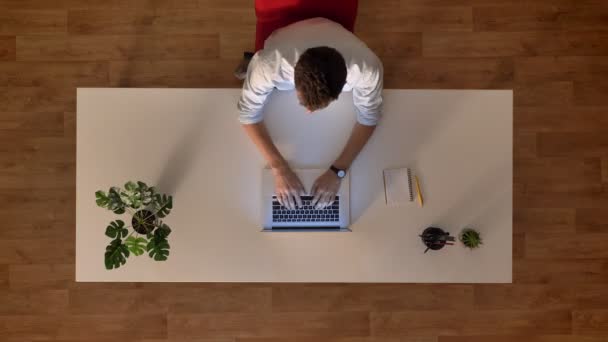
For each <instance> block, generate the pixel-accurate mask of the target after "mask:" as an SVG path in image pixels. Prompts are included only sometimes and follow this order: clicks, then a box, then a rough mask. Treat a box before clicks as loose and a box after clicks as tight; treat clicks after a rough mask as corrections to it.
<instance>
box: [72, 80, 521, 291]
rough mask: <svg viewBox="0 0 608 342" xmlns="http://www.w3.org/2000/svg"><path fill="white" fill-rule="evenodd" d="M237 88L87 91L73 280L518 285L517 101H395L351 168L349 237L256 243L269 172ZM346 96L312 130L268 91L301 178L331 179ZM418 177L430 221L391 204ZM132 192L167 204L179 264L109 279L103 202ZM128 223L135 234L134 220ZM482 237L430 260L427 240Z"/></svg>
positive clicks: (442, 94)
mask: <svg viewBox="0 0 608 342" xmlns="http://www.w3.org/2000/svg"><path fill="white" fill-rule="evenodd" d="M239 93H240V90H239V89H78V110H77V111H78V114H77V125H78V128H77V134H78V137H77V177H76V178H77V188H76V189H77V190H76V192H77V203H76V205H77V207H76V280H77V281H154V282H450V283H502V282H511V273H512V270H511V257H512V251H511V238H512V211H513V209H512V192H513V191H512V178H513V177H512V174H513V173H512V167H513V162H512V161H513V153H512V142H513V140H512V133H513V128H512V127H513V110H512V101H513V99H512V98H513V97H512V92H511V91H454V90H449V91H436V90H386V91H385V93H384V98H385V109H384V118H383V120H382V121H381V124H380V125H379V126H378V128H377V130H376V132H375V134H374V136H373V137H372V139H371V140H370V141H369V143H368V144H367V146H366V147H365V149H364V150H363V151H362V153H361V154H360V156H359V158H358V159H357V160H356V161H355V163H354V164H353V166H352V168H351V171H350V172H351V176H350V177H351V223H352V224H351V228H352V230H353V232H352V233H261V232H260V223H261V222H260V203H259V200H258V199H259V198H260V191H261V189H260V188H261V170H262V168H263V167H264V162H263V159H262V157H261V156H260V154H259V153H258V152H257V150H256V149H255V147H254V146H253V144H252V143H251V142H250V141H249V140H248V139H247V137H246V136H245V134H244V132H243V131H242V129H241V127H240V126H239V123H238V121H237V114H236V108H235V103H236V101H237V99H238V97H239ZM352 106H353V105H352V99H351V96H350V94H342V96H341V97H340V99H339V100H338V101H336V102H335V103H333V104H332V105H331V106H330V107H329V108H327V109H325V110H323V111H321V112H319V113H315V114H314V115H312V116H311V115H308V114H306V113H305V112H304V110H303V109H302V108H301V107H300V106H299V105H298V104H297V100H296V97H295V94H294V93H278V92H275V94H273V96H272V97H271V99H270V100H269V103H268V104H267V115H266V122H267V125H268V128H269V130H270V132H271V135H272V137H273V139H274V141H275V142H276V143H277V145H278V146H279V148H280V150H281V152H282V153H283V154H284V155H285V156H286V157H287V158H288V159H289V160H291V162H292V165H293V166H294V167H301V168H306V167H315V168H318V167H327V166H328V165H329V164H330V163H331V162H332V161H333V159H334V158H335V157H336V156H337V154H338V153H339V152H340V150H341V148H342V147H343V145H344V143H345V142H346V139H347V137H348V135H349V133H350V129H351V127H352V125H353V123H354V114H353V111H352ZM394 166H409V167H412V168H413V169H414V170H415V171H416V172H417V173H418V175H419V176H420V181H421V185H422V188H423V193H424V195H425V206H424V208H420V207H418V206H417V205H410V206H405V207H399V208H390V207H387V206H386V205H385V203H384V192H383V180H382V170H383V169H384V168H387V167H394ZM127 180H142V181H145V182H147V183H148V184H150V185H157V186H158V188H159V190H160V191H161V192H166V193H170V194H172V195H173V196H174V210H173V212H172V213H171V215H170V216H169V217H168V219H167V220H166V222H167V223H169V224H170V226H171V227H172V228H173V233H172V234H171V236H170V238H169V241H170V243H171V255H170V257H169V260H168V261H166V262H155V261H153V260H151V259H150V258H149V257H148V256H147V255H142V256H139V257H135V256H131V257H130V258H129V260H128V262H127V264H126V265H125V266H123V267H121V268H119V269H117V270H112V271H107V270H105V268H104V263H103V254H104V249H105V246H106V244H107V243H108V240H109V238H107V237H106V236H105V235H104V231H105V227H106V226H107V224H108V223H109V222H110V221H112V220H114V219H116V215H114V214H112V213H111V212H109V211H107V210H105V209H102V208H98V207H97V206H96V204H95V200H94V192H95V191H96V190H99V189H103V190H104V191H105V190H107V189H108V188H109V187H110V186H114V185H116V186H122V184H124V182H125V181H127ZM123 220H125V221H127V220H128V219H126V216H125V217H123ZM431 225H433V226H438V227H442V228H444V229H446V230H447V231H449V232H450V233H452V234H453V235H457V234H458V232H459V231H460V229H461V228H463V227H466V226H471V227H474V228H476V229H478V230H479V231H480V232H481V233H482V237H483V238H484V245H483V246H482V248H480V249H478V250H475V251H470V250H467V249H465V248H464V247H462V246H461V244H460V243H459V242H457V244H456V245H454V246H447V247H446V248H444V249H443V250H441V251H438V252H433V251H429V252H428V253H427V254H423V251H424V249H425V248H424V246H423V245H422V243H421V241H420V239H419V237H418V234H419V233H420V232H421V231H422V230H423V229H424V228H426V227H428V226H431Z"/></svg>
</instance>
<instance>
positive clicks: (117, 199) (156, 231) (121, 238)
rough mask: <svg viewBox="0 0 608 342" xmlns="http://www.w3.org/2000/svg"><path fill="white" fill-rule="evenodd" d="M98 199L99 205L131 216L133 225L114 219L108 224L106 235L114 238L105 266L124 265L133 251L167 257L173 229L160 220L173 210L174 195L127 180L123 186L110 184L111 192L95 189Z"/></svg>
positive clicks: (158, 257)
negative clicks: (169, 238)
mask: <svg viewBox="0 0 608 342" xmlns="http://www.w3.org/2000/svg"><path fill="white" fill-rule="evenodd" d="M95 199H96V200H95V202H96V203H97V205H98V206H99V207H102V208H105V209H108V210H110V211H112V212H114V214H117V215H122V214H124V213H129V214H130V215H131V219H130V220H129V221H128V223H131V225H130V226H128V225H126V224H125V222H124V221H122V220H115V221H112V222H110V224H109V225H108V226H107V227H106V236H108V237H110V238H112V240H111V242H110V243H109V244H108V246H107V247H106V252H105V255H104V257H105V258H104V259H105V260H104V261H105V266H106V269H108V270H111V269H113V268H118V267H120V266H122V265H124V264H125V263H126V262H127V258H128V257H129V255H130V254H131V253H133V254H134V255H136V256H139V255H142V254H144V253H146V252H147V253H148V255H149V256H150V258H152V259H154V260H156V261H165V260H167V258H168V256H169V249H170V248H171V247H170V245H169V241H168V240H167V237H168V236H169V234H170V233H171V228H170V227H169V226H168V225H167V224H166V223H164V222H163V221H162V220H160V219H161V218H165V217H166V216H167V215H169V214H170V213H171V209H172V208H173V198H172V197H171V196H167V195H165V194H160V193H157V191H156V189H155V188H154V187H150V186H148V185H146V183H144V182H127V183H126V184H125V186H124V189H121V188H119V187H111V188H110V189H109V190H108V192H104V191H101V190H100V191H97V192H95ZM128 223H127V224H128ZM129 228H133V230H132V231H129Z"/></svg>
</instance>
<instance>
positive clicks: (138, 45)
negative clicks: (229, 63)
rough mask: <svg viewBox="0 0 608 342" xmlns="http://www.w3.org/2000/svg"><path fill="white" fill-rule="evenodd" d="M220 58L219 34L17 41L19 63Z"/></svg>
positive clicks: (108, 36)
mask: <svg viewBox="0 0 608 342" xmlns="http://www.w3.org/2000/svg"><path fill="white" fill-rule="evenodd" d="M218 56H219V38H218V35H217V34H190V35H165V34H155V35H90V36H88V35H87V36H82V35H60V36H57V35H53V36H20V37H18V38H17V57H16V58H17V60H19V61H49V60H53V61H70V62H74V61H101V60H165V59H197V60H200V59H210V58H217V57H218Z"/></svg>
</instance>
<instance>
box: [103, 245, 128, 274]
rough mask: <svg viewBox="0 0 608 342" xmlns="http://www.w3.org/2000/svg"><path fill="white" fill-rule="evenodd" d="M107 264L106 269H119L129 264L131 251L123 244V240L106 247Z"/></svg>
mask: <svg viewBox="0 0 608 342" xmlns="http://www.w3.org/2000/svg"><path fill="white" fill-rule="evenodd" d="M104 257H105V260H104V261H105V264H106V269H108V270H111V269H113V268H119V267H120V266H122V265H124V264H125V263H126V262H127V258H128V257H129V249H128V248H127V246H126V245H124V244H123V243H122V240H120V238H119V239H115V240H112V242H110V244H109V245H108V246H107V247H106V253H105V255H104Z"/></svg>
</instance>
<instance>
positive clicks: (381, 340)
mask: <svg viewBox="0 0 608 342" xmlns="http://www.w3.org/2000/svg"><path fill="white" fill-rule="evenodd" d="M171 341H173V340H171ZM197 341H198V340H197ZM158 342H160V341H158ZM184 342H186V341H184ZM202 342H204V341H202ZM235 342H437V337H436V336H406V337H399V338H391V337H322V338H319V337H296V338H294V337H289V338H281V337H278V338H277V337H268V338H266V337H253V338H248V337H243V338H237V339H236V341H235Z"/></svg>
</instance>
